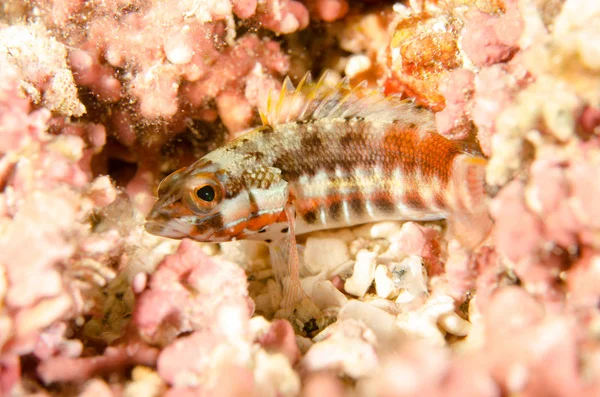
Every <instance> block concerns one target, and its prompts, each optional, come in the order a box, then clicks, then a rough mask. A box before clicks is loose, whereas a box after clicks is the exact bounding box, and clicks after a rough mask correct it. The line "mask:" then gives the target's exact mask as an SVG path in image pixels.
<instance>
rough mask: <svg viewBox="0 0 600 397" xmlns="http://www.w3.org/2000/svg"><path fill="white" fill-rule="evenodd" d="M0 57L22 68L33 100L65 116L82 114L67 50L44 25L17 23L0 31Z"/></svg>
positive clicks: (25, 84)
mask: <svg viewBox="0 0 600 397" xmlns="http://www.w3.org/2000/svg"><path fill="white" fill-rule="evenodd" d="M0 57H2V58H3V62H5V63H7V64H12V65H14V66H15V67H16V69H17V70H19V75H20V76H19V78H20V79H21V80H22V81H21V86H22V87H23V90H24V91H25V92H27V94H28V95H29V97H30V98H31V99H32V102H34V103H41V104H43V105H44V106H45V107H46V108H47V109H48V110H50V111H52V112H56V113H60V114H62V115H64V116H81V115H82V114H84V113H85V112H86V109H85V106H84V105H83V104H82V103H81V102H80V101H79V98H78V97H77V87H76V86H75V82H74V80H73V74H72V72H71V70H70V69H69V68H68V67H67V59H66V58H67V50H66V48H65V46H64V45H63V44H62V43H59V42H58V41H56V39H54V38H53V37H51V36H49V35H48V34H47V33H46V31H45V29H44V26H42V25H27V26H25V25H15V26H10V27H6V28H4V29H1V30H0Z"/></svg>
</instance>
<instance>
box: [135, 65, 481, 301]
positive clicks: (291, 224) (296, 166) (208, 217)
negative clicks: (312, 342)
mask: <svg viewBox="0 0 600 397" xmlns="http://www.w3.org/2000/svg"><path fill="white" fill-rule="evenodd" d="M325 81H326V79H325V77H323V78H321V79H320V80H319V81H318V82H316V83H312V82H311V81H310V75H307V76H305V77H304V78H303V79H302V80H301V81H300V82H299V83H298V86H297V87H294V86H293V84H292V83H291V81H290V80H289V79H288V78H286V80H285V81H284V83H283V87H282V89H281V91H280V92H279V93H278V98H273V93H271V94H269V97H268V100H267V106H266V109H265V111H264V112H261V118H262V120H263V125H262V126H260V127H258V128H255V129H252V130H250V131H248V132H247V133H245V134H243V135H242V136H241V137H239V138H238V139H236V140H234V141H232V142H230V143H228V144H226V145H225V146H223V147H220V148H218V149H216V150H214V151H212V152H210V153H208V154H207V155H206V156H204V157H203V158H201V159H199V160H198V161H196V162H195V163H194V164H192V165H190V166H189V167H187V168H183V169H180V170H178V171H176V172H174V173H172V174H171V175H169V176H167V177H166V178H165V179H164V180H163V181H162V182H161V183H160V185H159V188H158V196H159V197H158V201H157V202H156V204H155V205H154V207H153V209H152V210H151V212H150V213H149V215H148V217H147V223H146V230H147V231H148V232H149V233H152V234H155V235H159V236H164V237H170V238H175V239H180V238H186V237H187V238H191V239H194V240H197V241H203V242H224V241H231V240H236V239H253V240H263V241H266V242H269V243H272V244H271V247H270V248H271V250H270V251H271V259H272V262H273V267H274V270H275V274H276V276H277V278H278V279H279V281H280V282H282V283H283V286H284V297H285V299H284V302H283V305H284V306H285V305H290V304H293V303H294V302H295V301H297V300H298V299H299V298H300V296H301V295H302V292H301V288H300V285H299V270H298V266H299V256H298V251H297V247H296V237H295V236H296V235H299V234H303V233H308V232H312V231H316V230H321V229H331V228H339V227H345V226H353V225H358V224H363V223H368V222H375V221H382V220H421V221H424V220H437V219H444V218H445V219H447V220H448V225H449V229H450V231H451V233H453V235H454V237H456V238H457V239H458V240H459V241H460V242H462V244H463V245H464V246H466V247H468V248H473V247H475V246H476V245H478V244H479V243H481V242H482V241H483V239H484V238H485V237H486V236H487V234H488V233H489V230H490V227H491V220H490V218H489V215H488V212H487V206H486V193H485V181H484V176H485V165H486V160H485V158H484V157H482V156H480V155H477V154H474V153H472V152H470V151H468V150H466V149H465V145H463V143H461V142H456V141H451V140H448V139H446V138H444V137H443V136H441V135H439V134H438V133H437V132H436V128H435V122H434V117H433V114H432V113H431V112H430V111H428V110H426V109H422V108H419V107H418V106H416V105H415V104H414V103H412V102H411V101H408V100H402V99H400V98H398V97H395V96H385V95H383V94H382V93H381V92H380V91H378V90H374V89H369V88H367V87H366V84H365V83H362V84H359V85H357V86H356V87H354V88H352V87H350V86H349V84H348V81H347V80H346V79H345V80H342V81H341V82H340V83H338V84H335V85H329V84H327V83H325Z"/></svg>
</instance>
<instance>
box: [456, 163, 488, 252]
mask: <svg viewBox="0 0 600 397" xmlns="http://www.w3.org/2000/svg"><path fill="white" fill-rule="evenodd" d="M455 161H456V163H455V168H454V171H455V175H454V177H455V179H454V183H455V186H456V194H458V195H459V197H458V200H457V202H459V203H460V206H459V207H460V208H456V209H455V210H454V211H453V213H452V214H451V215H450V216H449V217H448V226H449V229H450V233H451V235H452V237H454V238H456V239H457V240H458V241H459V242H460V243H461V244H462V245H463V246H464V247H465V248H468V249H474V248H475V247H476V246H477V245H479V244H481V243H482V242H483V240H484V239H485V238H486V237H487V236H488V235H489V233H490V231H491V228H492V225H493V221H492V219H491V218H490V215H489V213H488V207H487V193H486V183H485V167H486V165H487V161H486V159H485V158H483V157H479V156H470V155H467V154H465V155H461V156H460V157H458V158H457V159H456V160H455Z"/></svg>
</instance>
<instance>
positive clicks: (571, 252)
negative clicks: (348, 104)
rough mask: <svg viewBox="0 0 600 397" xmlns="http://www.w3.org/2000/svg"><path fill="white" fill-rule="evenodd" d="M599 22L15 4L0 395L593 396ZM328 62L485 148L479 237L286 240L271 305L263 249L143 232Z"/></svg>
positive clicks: (422, 4) (539, 16)
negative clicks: (282, 95)
mask: <svg viewBox="0 0 600 397" xmlns="http://www.w3.org/2000/svg"><path fill="white" fill-rule="evenodd" d="M598 26H600V6H599V5H598V2H595V1H589V0H547V1H534V0H476V1H475V0H443V1H436V0H424V1H409V2H400V3H397V4H391V3H390V2H383V1H377V0H370V1H365V2H350V1H347V0H209V1H204V0H183V1H175V0H165V1H158V2H157V1H149V0H133V1H123V0H106V1H98V0H94V1H88V2H85V1H78V0H74V1H67V0H60V1H59V0H36V1H30V2H22V1H17V0H8V1H5V2H4V3H3V4H2V15H0V70H1V71H2V78H1V79H0V136H1V138H2V139H0V395H7V396H22V395H39V396H46V395H60V396H63V395H65V396H66V395H69V396H70V395H79V396H106V397H120V396H127V397H131V396H159V395H164V396H170V397H178V396H206V397H209V396H228V397H235V396H250V397H296V396H303V397H316V396H321V395H328V396H331V397H350V396H357V397H360V396H380V397H401V396H402V397H405V396H415V397H416V396H434V397H435V396H440V397H441V396H483V397H500V396H505V395H519V396H525V397H537V396H549V395H552V396H554V395H556V396H584V397H592V396H598V395H600V375H599V374H600V343H599V340H600V338H599V335H600V312H599V311H598V307H599V304H600V205H599V204H598V197H599V196H600V184H599V183H598V181H600V56H599V55H598V54H599V52H598V48H597V47H598V46H597V43H598V42H600V31H599V30H598ZM325 70H329V72H330V73H329V75H328V76H329V78H330V79H331V80H332V81H334V82H337V81H339V79H341V78H342V77H345V76H347V77H349V79H350V81H351V83H352V84H357V83H359V82H360V81H362V80H363V79H364V80H365V81H366V84H367V85H369V86H371V87H374V88H375V87H377V88H380V89H382V90H383V91H384V92H386V93H389V94H397V95H401V96H403V97H406V98H409V99H412V100H414V101H415V102H416V103H417V104H418V105H420V106H424V107H427V108H429V109H430V110H432V111H433V112H435V113H436V114H435V118H436V127H437V130H438V132H439V133H440V134H442V135H444V136H445V137H447V138H449V139H453V140H456V141H457V144H458V145H461V147H464V149H465V150H467V151H475V152H478V151H481V152H482V153H483V154H484V155H485V156H486V157H487V159H488V165H487V169H486V182H487V186H486V192H487V194H488V196H489V197H488V203H489V213H490V216H491V218H492V219H493V221H494V225H493V227H492V230H491V233H490V236H489V238H488V239H487V240H486V241H485V242H483V243H482V244H481V245H480V246H478V247H474V248H471V249H467V248H465V247H463V246H462V245H461V244H460V242H459V240H458V239H455V237H456V236H455V235H453V234H452V233H453V232H454V231H453V230H448V227H447V223H446V222H445V221H444V220H439V221H427V222H425V221H423V222H422V221H416V220H406V221H385V222H379V223H375V224H367V225H359V226H355V227H349V228H341V229H336V230H324V231H320V232H316V233H311V234H309V235H308V236H298V240H297V241H298V243H299V246H298V248H299V254H300V263H301V266H300V279H301V280H300V281H301V284H302V287H303V292H304V295H302V299H301V300H300V301H299V302H297V303H296V304H295V305H294V306H293V307H285V308H282V307H281V302H282V298H283V290H282V285H281V283H280V281H281V280H276V279H275V277H274V272H273V269H272V267H271V264H270V257H269V253H268V250H267V248H266V246H265V245H264V244H262V243H260V242H251V241H243V242H242V241H236V242H230V243H223V244H220V245H219V244H205V243H197V242H194V241H191V240H183V241H175V240H169V239H163V238H158V237H155V236H151V235H149V234H147V233H146V232H145V231H144V228H143V222H144V217H145V214H146V212H147V210H148V209H149V208H150V206H151V205H152V204H153V202H154V200H155V192H156V188H157V184H158V182H159V181H160V180H161V179H162V178H163V177H164V176H165V175H167V174H169V173H170V172H172V171H174V170H177V169H179V168H181V167H184V166H187V165H189V164H190V163H192V162H193V161H195V160H197V159H198V158H199V157H201V156H203V155H204V154H205V153H207V152H208V151H210V150H212V149H214V148H216V147H218V146H219V145H222V144H223V143H224V142H227V141H229V140H232V139H235V138H237V137H239V136H241V135H242V134H244V133H245V131H246V130H247V129H248V128H251V127H254V126H257V125H259V124H260V113H259V112H260V111H264V109H265V106H266V104H267V98H268V95H269V92H270V91H272V90H279V89H280V88H281V85H282V82H283V78H284V76H286V75H288V74H289V75H290V78H291V79H292V81H293V82H294V83H297V82H298V81H299V79H301V78H302V76H303V75H304V74H305V73H306V72H307V71H311V72H312V74H313V76H314V77H318V76H320V75H321V74H322V73H323V72H324V71H325ZM283 282H284V283H285V282H286V280H283Z"/></svg>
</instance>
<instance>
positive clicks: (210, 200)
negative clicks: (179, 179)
mask: <svg viewBox="0 0 600 397" xmlns="http://www.w3.org/2000/svg"><path fill="white" fill-rule="evenodd" d="M186 187H187V189H186V194H184V195H183V198H184V202H185V204H186V206H187V207H188V208H189V209H190V210H191V211H192V212H194V213H195V214H197V215H208V214H211V213H213V212H214V211H216V210H217V208H218V206H219V205H220V204H221V201H222V200H223V197H224V196H225V188H224V187H223V184H222V183H221V181H220V180H219V179H218V178H217V177H216V176H215V175H214V174H212V173H208V172H205V173H200V174H196V175H194V176H193V178H190V180H188V181H187V183H186Z"/></svg>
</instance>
